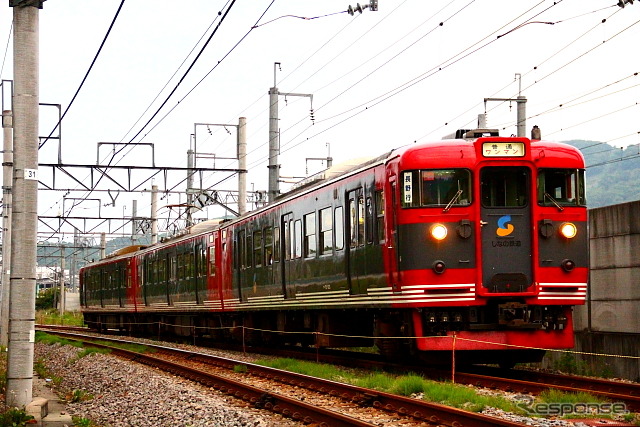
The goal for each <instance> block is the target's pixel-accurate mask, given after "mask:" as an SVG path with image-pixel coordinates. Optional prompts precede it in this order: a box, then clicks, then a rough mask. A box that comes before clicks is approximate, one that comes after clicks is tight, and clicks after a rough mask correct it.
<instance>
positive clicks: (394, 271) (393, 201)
mask: <svg viewBox="0 0 640 427" xmlns="http://www.w3.org/2000/svg"><path fill="white" fill-rule="evenodd" d="M389 182H390V183H391V197H389V198H388V199H385V203H386V206H385V207H384V209H385V210H386V212H387V215H388V217H387V218H388V220H389V221H390V223H391V226H390V227H389V229H388V231H389V233H390V234H389V235H388V240H387V241H388V243H389V244H388V246H387V249H388V250H387V251H386V253H387V265H388V266H389V268H388V274H389V278H388V280H389V284H390V285H391V286H392V288H393V289H394V290H399V288H400V283H399V278H398V264H399V263H398V253H399V248H398V215H397V212H398V209H397V206H398V189H397V183H396V177H395V175H394V176H391V177H390V178H389ZM386 200H389V201H386Z"/></svg>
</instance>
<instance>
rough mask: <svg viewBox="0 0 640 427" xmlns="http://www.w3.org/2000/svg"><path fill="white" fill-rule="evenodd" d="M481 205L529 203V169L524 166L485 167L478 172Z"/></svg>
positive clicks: (515, 205)
mask: <svg viewBox="0 0 640 427" xmlns="http://www.w3.org/2000/svg"><path fill="white" fill-rule="evenodd" d="M480 181H481V183H480V187H481V189H480V191H481V194H482V205H483V206H485V207H495V208H505V207H513V208H517V207H523V206H527V204H528V203H529V197H528V195H529V190H528V189H529V184H528V183H529V169H528V168H525V167H486V168H483V169H482V171H481V172H480Z"/></svg>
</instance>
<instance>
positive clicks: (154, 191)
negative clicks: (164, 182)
mask: <svg viewBox="0 0 640 427" xmlns="http://www.w3.org/2000/svg"><path fill="white" fill-rule="evenodd" d="M154 243H158V186H157V185H152V186H151V244H154Z"/></svg>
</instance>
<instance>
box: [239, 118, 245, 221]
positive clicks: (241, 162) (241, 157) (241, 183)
mask: <svg viewBox="0 0 640 427" xmlns="http://www.w3.org/2000/svg"><path fill="white" fill-rule="evenodd" d="M238 169H240V172H238V213H239V214H240V215H242V214H244V213H245V212H247V118H246V117H240V118H239V119H238Z"/></svg>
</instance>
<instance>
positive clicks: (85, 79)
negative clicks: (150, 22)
mask: <svg viewBox="0 0 640 427" xmlns="http://www.w3.org/2000/svg"><path fill="white" fill-rule="evenodd" d="M123 5H124V0H122V1H121V2H120V6H118V10H117V11H116V15H115V16H114V17H113V20H112V21H111V25H109V29H108V30H107V34H105V36H104V39H102V43H100V47H99V48H98V51H97V52H96V55H95V56H94V57H93V61H91V65H90V66H89V69H88V70H87V72H86V73H85V75H84V78H83V79H82V82H81V83H80V86H78V89H77V90H76V93H75V94H74V95H73V98H71V102H69V105H68V106H67V108H66V109H65V110H64V113H63V114H62V116H61V117H60V120H58V123H56V126H55V127H54V128H53V130H51V133H50V134H49V136H47V137H46V139H45V140H44V141H42V143H40V145H39V146H38V150H39V149H41V148H42V147H43V146H44V144H46V143H47V141H49V138H51V136H52V135H53V133H54V132H55V131H56V129H58V126H60V123H62V120H63V119H64V117H65V116H66V115H67V112H68V111H69V109H70V108H71V106H72V105H73V101H75V100H76V97H77V96H78V93H80V89H82V86H83V85H84V82H85V81H87V77H89V73H90V72H91V70H92V69H93V66H94V65H95V63H96V61H97V60H98V56H99V55H100V52H102V48H103V47H104V45H105V43H106V42H107V38H109V34H111V30H112V29H113V25H114V24H115V23H116V19H118V15H120V10H122V6H123Z"/></svg>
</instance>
